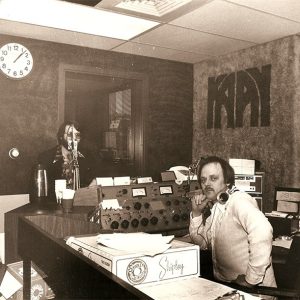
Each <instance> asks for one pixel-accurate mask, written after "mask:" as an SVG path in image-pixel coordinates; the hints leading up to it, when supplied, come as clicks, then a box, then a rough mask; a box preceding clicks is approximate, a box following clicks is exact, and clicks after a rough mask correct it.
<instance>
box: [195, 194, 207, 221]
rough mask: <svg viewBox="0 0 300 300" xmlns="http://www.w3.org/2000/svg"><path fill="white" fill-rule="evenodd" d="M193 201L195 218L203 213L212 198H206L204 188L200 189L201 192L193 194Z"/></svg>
mask: <svg viewBox="0 0 300 300" xmlns="http://www.w3.org/2000/svg"><path fill="white" fill-rule="evenodd" d="M191 201H192V213H193V218H195V217H199V216H200V215H201V214H202V213H203V210H204V208H205V207H207V206H208V203H209V201H210V200H209V199H207V198H206V196H205V195H204V194H203V192H202V190H199V192H197V193H195V194H194V195H193V197H192V198H191Z"/></svg>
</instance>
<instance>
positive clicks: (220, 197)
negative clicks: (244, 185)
mask: <svg viewBox="0 0 300 300" xmlns="http://www.w3.org/2000/svg"><path fill="white" fill-rule="evenodd" d="M236 191H238V189H237V188H236V187H235V186H232V187H231V188H229V186H228V188H227V190H226V191H225V192H220V193H219V194H218V195H217V201H218V202H219V203H220V204H225V203H226V202H227V201H228V199H229V196H230V195H231V194H233V193H234V192H236Z"/></svg>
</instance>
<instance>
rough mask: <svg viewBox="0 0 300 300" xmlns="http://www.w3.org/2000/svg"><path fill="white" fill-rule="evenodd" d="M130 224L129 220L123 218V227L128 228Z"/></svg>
mask: <svg viewBox="0 0 300 300" xmlns="http://www.w3.org/2000/svg"><path fill="white" fill-rule="evenodd" d="M128 226H129V222H128V221H127V220H123V221H122V223H121V227H122V228H125V229H126V228H128Z"/></svg>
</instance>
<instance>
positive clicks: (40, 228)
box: [18, 215, 152, 299]
mask: <svg viewBox="0 0 300 300" xmlns="http://www.w3.org/2000/svg"><path fill="white" fill-rule="evenodd" d="M18 223H19V224H18V232H19V234H18V250H19V254H20V256H21V258H22V259H23V268H24V275H23V276H24V277H23V279H24V282H23V293H24V299H29V298H30V266H31V262H33V263H34V264H36V265H37V266H38V267H39V268H40V269H41V270H42V271H43V272H44V273H45V274H46V275H47V278H45V281H46V282H47V284H48V285H49V286H50V287H51V288H52V290H53V291H54V293H55V295H56V298H58V299H152V298H150V297H149V296H147V295H146V294H144V293H142V292H141V291H139V290H137V289H136V288H134V287H133V286H131V285H129V284H128V283H127V282H125V281H123V280H121V279H120V278H118V277H116V276H115V275H113V274H112V273H110V272H108V271H107V270H105V269H103V268H102V267H100V266H99V265H97V264H96V263H94V262H93V261H91V260H89V259H88V258H86V257H84V256H82V255H80V254H79V253H78V252H77V251H75V250H73V249H72V248H71V247H69V246H67V245H66V243H65V240H64V239H63V238H64V237H66V236H69V235H78V234H83V233H85V234H87V233H98V232H99V231H100V230H99V227H98V225H96V224H93V223H89V222H85V221H81V220H75V219H72V218H66V217H62V216H57V215H38V216H26V217H21V218H20V219H19V222H18Z"/></svg>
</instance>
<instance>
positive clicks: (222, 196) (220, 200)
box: [217, 192, 229, 204]
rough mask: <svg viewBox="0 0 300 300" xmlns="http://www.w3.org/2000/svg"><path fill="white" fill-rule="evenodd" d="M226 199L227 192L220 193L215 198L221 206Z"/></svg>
mask: <svg viewBox="0 0 300 300" xmlns="http://www.w3.org/2000/svg"><path fill="white" fill-rule="evenodd" d="M228 199H229V194H228V192H222V193H220V194H218V196H217V200H218V202H219V203H221V204H225V203H226V202H227V200H228Z"/></svg>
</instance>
